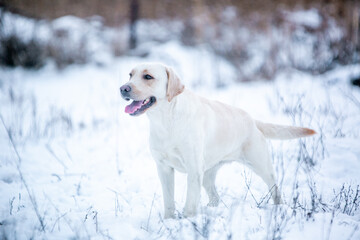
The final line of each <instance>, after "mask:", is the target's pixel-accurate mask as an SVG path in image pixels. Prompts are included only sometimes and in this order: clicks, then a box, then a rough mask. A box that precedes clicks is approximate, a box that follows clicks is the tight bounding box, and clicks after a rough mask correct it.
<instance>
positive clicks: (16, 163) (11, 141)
mask: <svg viewBox="0 0 360 240" xmlns="http://www.w3.org/2000/svg"><path fill="white" fill-rule="evenodd" d="M0 119H1V122H2V124H3V126H4V128H5V130H6V132H7V134H8V137H9V140H10V143H11V145H12V147H13V149H14V151H15V154H16V156H17V159H18V161H17V162H16V161H14V162H15V165H16V169H17V171H18V174H19V176H20V180H21V182H22V183H23V184H24V186H25V189H26V192H27V194H28V195H29V199H30V202H31V204H32V206H33V208H34V211H35V214H36V216H37V218H38V220H39V222H40V225H41V230H42V231H43V232H45V224H44V222H43V219H42V217H41V216H40V213H39V210H38V207H37V204H36V199H35V197H34V196H33V195H32V194H31V192H30V189H29V186H28V185H27V183H26V181H25V179H24V176H23V174H22V172H21V169H20V163H21V162H22V160H21V157H20V155H19V152H18V151H17V148H16V145H15V143H14V141H13V139H12V137H11V134H10V131H9V129H8V128H7V127H6V125H5V122H4V119H3V117H2V115H0Z"/></svg>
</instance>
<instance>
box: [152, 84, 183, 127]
mask: <svg viewBox="0 0 360 240" xmlns="http://www.w3.org/2000/svg"><path fill="white" fill-rule="evenodd" d="M187 94H189V92H188V91H187V90H185V91H184V92H182V93H180V94H179V95H177V96H175V97H174V98H173V99H172V100H171V101H170V102H169V101H168V100H167V99H166V98H164V99H161V100H159V101H158V102H157V103H156V104H157V106H154V108H153V109H149V110H148V111H147V112H146V114H147V116H148V118H149V120H150V124H151V125H153V126H157V125H159V126H166V125H171V124H172V123H173V122H174V121H177V120H179V117H181V115H180V114H177V113H178V112H181V113H182V114H184V113H185V112H186V106H185V101H184V99H183V98H186V96H185V95H187Z"/></svg>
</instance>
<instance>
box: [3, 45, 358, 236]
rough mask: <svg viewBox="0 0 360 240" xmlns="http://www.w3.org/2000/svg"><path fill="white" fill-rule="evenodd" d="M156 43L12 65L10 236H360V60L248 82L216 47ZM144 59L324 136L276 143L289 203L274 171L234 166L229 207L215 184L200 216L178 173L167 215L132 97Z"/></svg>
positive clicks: (7, 145)
mask: <svg viewBox="0 0 360 240" xmlns="http://www.w3.org/2000/svg"><path fill="white" fill-rule="evenodd" d="M144 47H147V48H148V49H151V50H150V51H149V53H148V55H147V56H146V57H145V58H141V57H136V56H123V57H118V58H112V57H110V56H104V57H105V58H106V61H105V62H106V64H104V65H99V64H96V63H92V62H91V63H89V64H86V65H72V66H69V67H67V68H65V69H64V70H61V71H60V70H58V69H57V68H56V67H55V65H54V64H53V63H51V62H49V63H47V65H46V66H45V67H44V68H42V69H41V70H38V71H32V70H24V69H22V68H15V69H8V68H1V69H0V114H1V122H0V237H1V239H90V238H91V239H304V238H306V239H359V238H360V229H359V228H360V209H359V205H360V187H359V185H360V150H359V149H360V141H359V140H360V89H359V88H355V87H352V86H351V85H350V84H349V79H350V78H352V77H356V76H360V65H351V66H344V67H338V68H336V69H335V70H333V71H330V72H327V73H326V74H323V75H317V76H313V75H310V74H306V73H302V72H298V71H295V70H285V71H283V72H281V73H279V74H277V75H276V77H275V79H274V81H273V82H263V81H255V82H249V83H237V84H236V83H235V82H236V80H237V77H236V74H237V70H236V69H234V68H233V67H232V65H231V64H229V63H228V62H227V61H226V60H224V59H222V58H219V57H218V56H215V55H213V54H212V53H211V51H208V49H206V48H205V47H199V48H191V47H184V46H182V45H181V44H180V43H178V42H177V41H170V42H167V43H161V44H160V43H157V44H155V43H151V44H150V45H149V43H148V45H144ZM144 61H160V62H163V63H165V64H168V65H170V66H173V67H174V69H175V70H176V72H177V73H178V74H179V76H180V77H181V79H182V80H183V82H184V83H185V85H186V87H187V88H189V89H192V90H193V91H195V92H197V93H198V94H200V95H203V96H205V97H207V98H210V99H216V100H220V101H222V102H225V103H228V104H231V105H234V106H237V107H240V108H242V109H244V110H245V111H247V112H248V113H250V115H252V116H253V117H254V118H256V119H261V120H263V121H266V122H274V123H280V124H294V125H301V126H306V127H311V128H313V129H315V130H316V131H317V132H318V134H317V135H316V136H315V137H312V138H307V139H302V140H292V141H284V142H280V141H271V142H269V149H270V152H271V154H272V157H273V161H274V167H275V169H276V173H277V176H278V183H279V185H280V186H281V189H282V194H283V199H284V201H285V204H284V205H281V206H274V205H272V203H271V201H269V196H268V194H267V193H268V192H267V188H266V186H265V184H264V183H263V182H262V181H261V179H259V177H257V176H256V175H255V174H253V173H252V172H251V171H250V170H248V169H247V168H245V167H243V166H241V165H238V164H235V163H234V164H229V165H226V166H224V167H223V168H222V169H221V170H220V171H219V174H218V177H217V181H216V183H217V188H218V191H219V194H220V196H221V203H220V205H219V207H217V208H208V207H206V203H207V196H206V194H205V192H203V193H202V199H201V207H200V214H199V215H198V216H197V217H194V218H189V219H184V218H182V209H183V207H184V203H185V197H186V176H185V175H183V174H180V173H176V175H175V176H176V179H175V182H176V190H175V199H176V210H177V211H178V212H177V216H178V217H177V219H170V220H164V219H163V218H162V215H163V212H162V211H163V207H162V192H161V187H160V183H159V180H158V177H157V173H156V167H155V163H154V161H153V160H152V158H151V156H150V152H149V147H148V134H149V133H148V120H147V118H146V116H145V115H144V116H141V117H130V116H128V115H126V114H125V113H124V108H125V105H126V102H125V101H124V100H122V99H121V97H120V96H119V87H120V86H121V85H122V84H123V83H125V82H126V81H127V79H128V73H129V71H130V70H131V68H132V67H134V66H135V65H136V64H138V63H140V62H144ZM219 86H222V87H221V88H218V87H219Z"/></svg>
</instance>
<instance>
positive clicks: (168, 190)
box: [156, 163, 175, 218]
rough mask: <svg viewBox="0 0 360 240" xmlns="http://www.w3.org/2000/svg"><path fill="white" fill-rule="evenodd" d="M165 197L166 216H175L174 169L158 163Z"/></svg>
mask: <svg viewBox="0 0 360 240" xmlns="http://www.w3.org/2000/svg"><path fill="white" fill-rule="evenodd" d="M156 165H157V170H158V175H159V178H160V182H161V187H162V192H163V198H164V210H165V211H164V218H174V211H175V202H174V169H173V168H171V167H168V166H165V165H162V164H160V163H157V164H156Z"/></svg>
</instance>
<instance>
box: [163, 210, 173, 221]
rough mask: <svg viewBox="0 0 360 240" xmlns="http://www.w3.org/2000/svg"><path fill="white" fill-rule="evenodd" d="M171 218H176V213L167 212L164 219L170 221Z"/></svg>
mask: <svg viewBox="0 0 360 240" xmlns="http://www.w3.org/2000/svg"><path fill="white" fill-rule="evenodd" d="M170 218H175V214H174V211H166V212H165V214H164V219H170Z"/></svg>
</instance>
